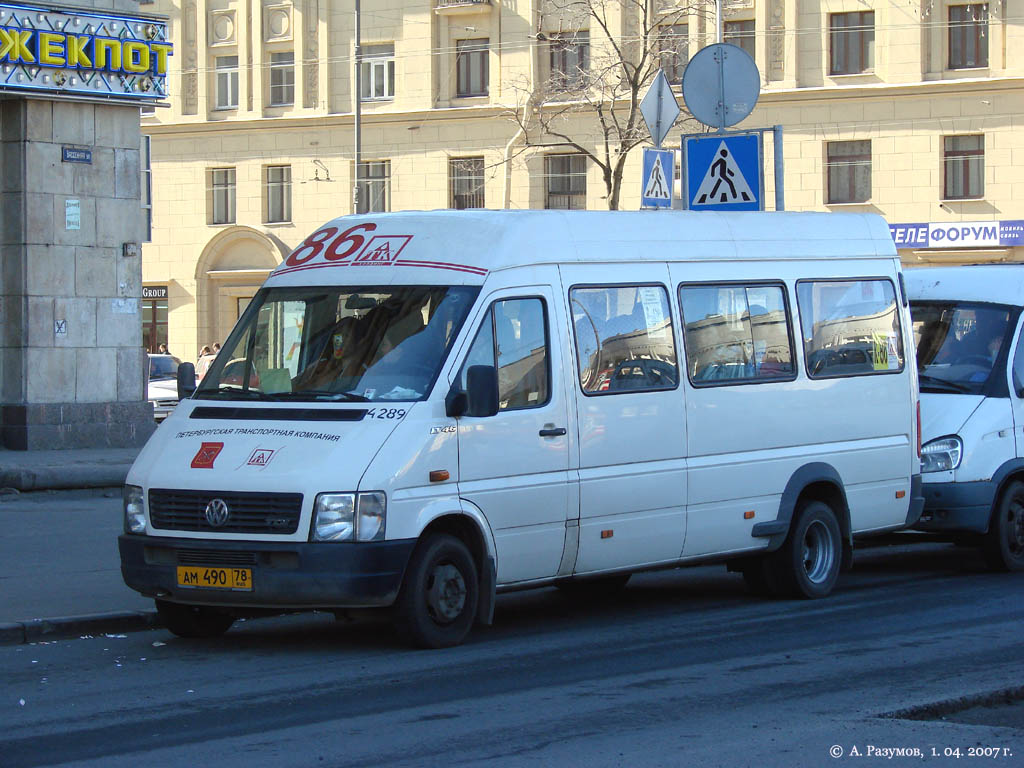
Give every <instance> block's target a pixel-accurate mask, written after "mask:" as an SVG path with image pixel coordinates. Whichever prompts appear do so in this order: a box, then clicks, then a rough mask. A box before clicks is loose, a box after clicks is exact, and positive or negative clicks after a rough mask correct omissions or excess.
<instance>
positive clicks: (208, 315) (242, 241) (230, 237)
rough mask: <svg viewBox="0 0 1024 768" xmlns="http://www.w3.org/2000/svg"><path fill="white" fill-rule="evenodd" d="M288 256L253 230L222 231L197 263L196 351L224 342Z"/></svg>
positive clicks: (281, 246)
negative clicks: (237, 321)
mask: <svg viewBox="0 0 1024 768" xmlns="http://www.w3.org/2000/svg"><path fill="white" fill-rule="evenodd" d="M287 254H288V250H287V247H286V246H285V245H284V244H283V243H280V242H277V241H275V240H273V239H271V238H270V237H268V236H267V235H265V234H263V233H262V232H259V231H258V230H255V229H252V228H250V227H231V228H230V229H226V230H224V231H222V232H219V233H218V234H217V235H216V236H215V237H213V238H212V239H211V240H210V242H209V243H207V245H206V247H205V248H204V249H203V253H202V255H201V256H200V257H199V262H198V263H197V264H196V300H197V307H196V309H197V317H196V349H197V350H198V349H200V348H202V346H203V345H204V344H212V343H213V342H215V341H216V342H220V343H222V344H223V343H224V339H225V338H226V337H227V335H228V333H230V331H231V328H232V327H233V326H234V324H235V321H236V320H238V317H239V315H241V313H242V312H243V311H244V310H245V307H246V305H248V303H249V301H250V300H251V299H252V297H253V296H254V295H255V294H256V291H257V290H259V287H260V285H262V283H263V281H264V280H266V278H267V275H269V274H270V272H271V270H273V269H274V267H276V266H277V265H278V264H280V263H281V260H282V259H283V258H284V257H285V256H286V255H287Z"/></svg>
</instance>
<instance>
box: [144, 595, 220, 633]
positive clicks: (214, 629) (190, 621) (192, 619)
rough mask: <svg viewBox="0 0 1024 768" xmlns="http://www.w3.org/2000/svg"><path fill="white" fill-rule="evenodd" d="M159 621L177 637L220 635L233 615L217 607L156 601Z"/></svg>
mask: <svg viewBox="0 0 1024 768" xmlns="http://www.w3.org/2000/svg"><path fill="white" fill-rule="evenodd" d="M156 612H157V615H158V616H159V617H160V622H161V623H162V624H163V625H164V626H165V627H167V629H169V630H170V631H171V632H172V633H174V634H175V635H177V636H178V637H220V636H221V635H223V634H224V633H225V632H227V631H228V629H230V628H231V625H232V624H234V623H235V617H234V616H232V615H231V614H230V613H227V612H225V611H223V610H221V609H219V608H209V607H207V606H201V605H181V604H179V603H168V602H167V601H165V600H157V601H156Z"/></svg>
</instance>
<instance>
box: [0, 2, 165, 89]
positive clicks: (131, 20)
mask: <svg viewBox="0 0 1024 768" xmlns="http://www.w3.org/2000/svg"><path fill="white" fill-rule="evenodd" d="M172 54H173V46H172V45H171V43H169V42H168V40H167V24H166V23H165V22H163V21H161V20H158V19H150V18H144V17H136V16H124V15H117V14H108V13H98V12H93V11H85V10H74V9H66V10H54V9H48V8H38V7H32V6H23V5H7V4H4V3H0V91H10V90H13V91H46V92H49V93H52V94H55V95H59V94H66V95H68V96H72V95H73V96H75V97H76V98H80V97H82V96H93V97H98V98H104V99H111V98H116V99H132V100H147V101H151V100H159V99H164V98H166V97H167V68H168V59H169V57H170V56H171V55H172Z"/></svg>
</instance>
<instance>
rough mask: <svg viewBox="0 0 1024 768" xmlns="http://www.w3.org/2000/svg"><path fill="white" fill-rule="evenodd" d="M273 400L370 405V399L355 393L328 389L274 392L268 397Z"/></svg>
mask: <svg viewBox="0 0 1024 768" xmlns="http://www.w3.org/2000/svg"><path fill="white" fill-rule="evenodd" d="M268 397H269V398H271V399H273V400H344V401H346V402H350V403H368V402H369V401H370V398H368V397H363V396H362V395H357V394H356V393H355V392H331V391H330V390H327V389H299V390H296V391H295V392H273V393H271V394H269V395H268Z"/></svg>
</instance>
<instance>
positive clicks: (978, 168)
mask: <svg viewBox="0 0 1024 768" xmlns="http://www.w3.org/2000/svg"><path fill="white" fill-rule="evenodd" d="M942 143H943V147H942V164H943V166H944V168H943V171H944V173H943V177H944V182H943V188H942V197H943V198H944V199H946V200H969V199H972V198H979V197H983V196H984V194H985V137H984V136H945V137H943V139H942Z"/></svg>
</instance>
